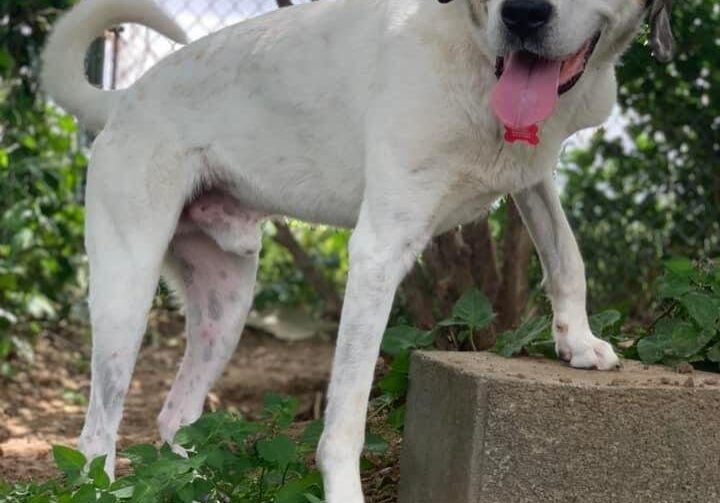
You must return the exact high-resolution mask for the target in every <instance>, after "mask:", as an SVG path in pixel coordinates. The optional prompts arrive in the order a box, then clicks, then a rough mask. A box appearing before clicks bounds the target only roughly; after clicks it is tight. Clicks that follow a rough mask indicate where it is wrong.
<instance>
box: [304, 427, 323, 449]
mask: <svg viewBox="0 0 720 503" xmlns="http://www.w3.org/2000/svg"><path fill="white" fill-rule="evenodd" d="M323 428H324V424H323V422H322V421H312V422H310V424H308V425H307V426H306V427H305V431H304V432H303V434H302V437H301V440H300V441H301V442H302V443H303V444H305V445H307V446H310V447H317V445H318V443H319V442H320V437H321V436H322V432H323Z"/></svg>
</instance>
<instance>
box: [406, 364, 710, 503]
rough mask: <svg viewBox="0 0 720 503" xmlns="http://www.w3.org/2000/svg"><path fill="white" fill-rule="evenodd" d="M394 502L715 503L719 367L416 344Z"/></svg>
mask: <svg viewBox="0 0 720 503" xmlns="http://www.w3.org/2000/svg"><path fill="white" fill-rule="evenodd" d="M399 501H400V503H431V502H432V503H540V502H542V503H545V502H558V503H559V502H562V503H571V502H578V503H580V502H582V503H595V502H597V503H626V502H627V503H642V502H647V503H681V502H687V503H690V502H692V503H710V502H720V376H718V375H717V374H709V373H702V372H697V371H695V372H692V373H689V374H678V373H676V372H675V371H673V370H672V369H668V368H664V367H647V366H644V365H642V364H641V363H638V362H630V361H626V362H624V367H623V369H621V370H620V371H617V372H606V373H603V372H595V371H583V370H575V369H571V368H568V367H567V365H566V364H564V363H561V362H556V361H551V360H546V359H540V358H516V359H505V358H502V357H499V356H497V355H493V354H490V353H443V352H429V353H416V354H414V355H413V359H412V367H411V373H410V394H409V398H408V410H407V419H406V425H405V440H404V450H403V455H402V460H401V482H400V500H399Z"/></svg>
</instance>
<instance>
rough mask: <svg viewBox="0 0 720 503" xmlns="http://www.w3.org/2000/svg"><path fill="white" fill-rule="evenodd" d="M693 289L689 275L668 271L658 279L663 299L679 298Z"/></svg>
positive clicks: (659, 290) (659, 291) (659, 292)
mask: <svg viewBox="0 0 720 503" xmlns="http://www.w3.org/2000/svg"><path fill="white" fill-rule="evenodd" d="M692 290H693V285H692V283H691V281H690V277H689V276H678V275H676V274H672V273H667V274H665V276H663V277H662V278H660V280H659V281H658V295H659V296H660V298H662V299H679V298H680V297H682V296H683V295H685V294H686V293H688V292H691V291H692Z"/></svg>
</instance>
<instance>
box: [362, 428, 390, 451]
mask: <svg viewBox="0 0 720 503" xmlns="http://www.w3.org/2000/svg"><path fill="white" fill-rule="evenodd" d="M389 447H390V445H389V444H388V441H387V440H385V439H384V438H383V437H381V436H380V435H378V434H377V433H372V432H368V433H366V434H365V450H366V451H368V452H372V453H375V454H385V453H386V452H387V450H388V448H389Z"/></svg>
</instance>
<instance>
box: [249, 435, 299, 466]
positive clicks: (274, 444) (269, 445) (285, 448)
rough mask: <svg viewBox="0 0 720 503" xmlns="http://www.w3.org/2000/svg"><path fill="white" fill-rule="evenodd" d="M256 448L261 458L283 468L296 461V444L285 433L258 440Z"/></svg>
mask: <svg viewBox="0 0 720 503" xmlns="http://www.w3.org/2000/svg"><path fill="white" fill-rule="evenodd" d="M256 449H257V452H258V455H259V456H260V458H262V459H263V460H264V461H267V462H268V463H272V464H275V465H278V466H280V467H281V468H284V467H286V466H287V465H288V464H290V463H292V462H294V461H295V460H296V457H297V456H296V449H295V444H294V443H293V441H292V440H290V438H289V437H287V436H285V435H278V436H277V437H274V438H263V439H261V440H258V442H257V444H256Z"/></svg>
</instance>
